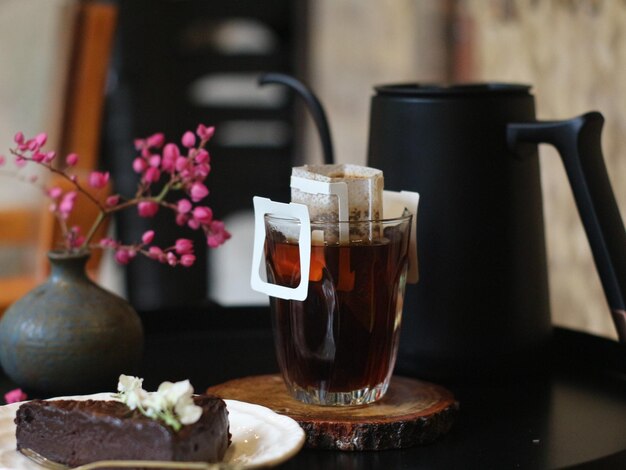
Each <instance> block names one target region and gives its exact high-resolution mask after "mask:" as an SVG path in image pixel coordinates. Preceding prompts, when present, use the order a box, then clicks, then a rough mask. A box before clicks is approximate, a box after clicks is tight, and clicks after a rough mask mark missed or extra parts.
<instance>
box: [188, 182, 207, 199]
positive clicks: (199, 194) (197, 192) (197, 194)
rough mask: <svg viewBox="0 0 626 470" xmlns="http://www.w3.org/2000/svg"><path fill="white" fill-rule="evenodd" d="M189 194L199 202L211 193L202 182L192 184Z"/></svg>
mask: <svg viewBox="0 0 626 470" xmlns="http://www.w3.org/2000/svg"><path fill="white" fill-rule="evenodd" d="M189 195H190V196H191V200H192V201H193V202H199V201H201V200H202V199H204V198H205V197H207V196H208V195H209V190H208V189H207V187H206V186H205V185H203V184H202V183H194V184H192V185H191V189H190V190H189Z"/></svg>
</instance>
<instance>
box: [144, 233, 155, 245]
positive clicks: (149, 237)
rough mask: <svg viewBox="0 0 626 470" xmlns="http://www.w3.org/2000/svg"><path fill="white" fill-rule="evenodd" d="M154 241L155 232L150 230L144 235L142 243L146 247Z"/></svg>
mask: <svg viewBox="0 0 626 470" xmlns="http://www.w3.org/2000/svg"><path fill="white" fill-rule="evenodd" d="M152 240H154V230H148V231H146V232H144V234H143V235H142V237H141V241H142V242H143V243H144V244H145V245H149V244H150V243H152Z"/></svg>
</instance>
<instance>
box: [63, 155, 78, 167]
mask: <svg viewBox="0 0 626 470" xmlns="http://www.w3.org/2000/svg"><path fill="white" fill-rule="evenodd" d="M65 163H67V165H68V166H75V165H76V164H77V163H78V155H77V154H75V153H70V154H69V155H68V156H67V157H65Z"/></svg>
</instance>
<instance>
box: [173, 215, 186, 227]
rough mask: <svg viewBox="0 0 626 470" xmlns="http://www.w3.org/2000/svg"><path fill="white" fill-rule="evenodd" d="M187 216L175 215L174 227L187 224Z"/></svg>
mask: <svg viewBox="0 0 626 470" xmlns="http://www.w3.org/2000/svg"><path fill="white" fill-rule="evenodd" d="M188 220H189V216H188V215H187V214H176V225H180V226H181V227H182V226H183V225H185V224H186V223H187V221H188Z"/></svg>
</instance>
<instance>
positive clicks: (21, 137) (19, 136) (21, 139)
mask: <svg viewBox="0 0 626 470" xmlns="http://www.w3.org/2000/svg"><path fill="white" fill-rule="evenodd" d="M13 141H14V142H15V143H16V144H18V145H22V144H23V143H24V133H22V132H18V133H17V134H15V137H13Z"/></svg>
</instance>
